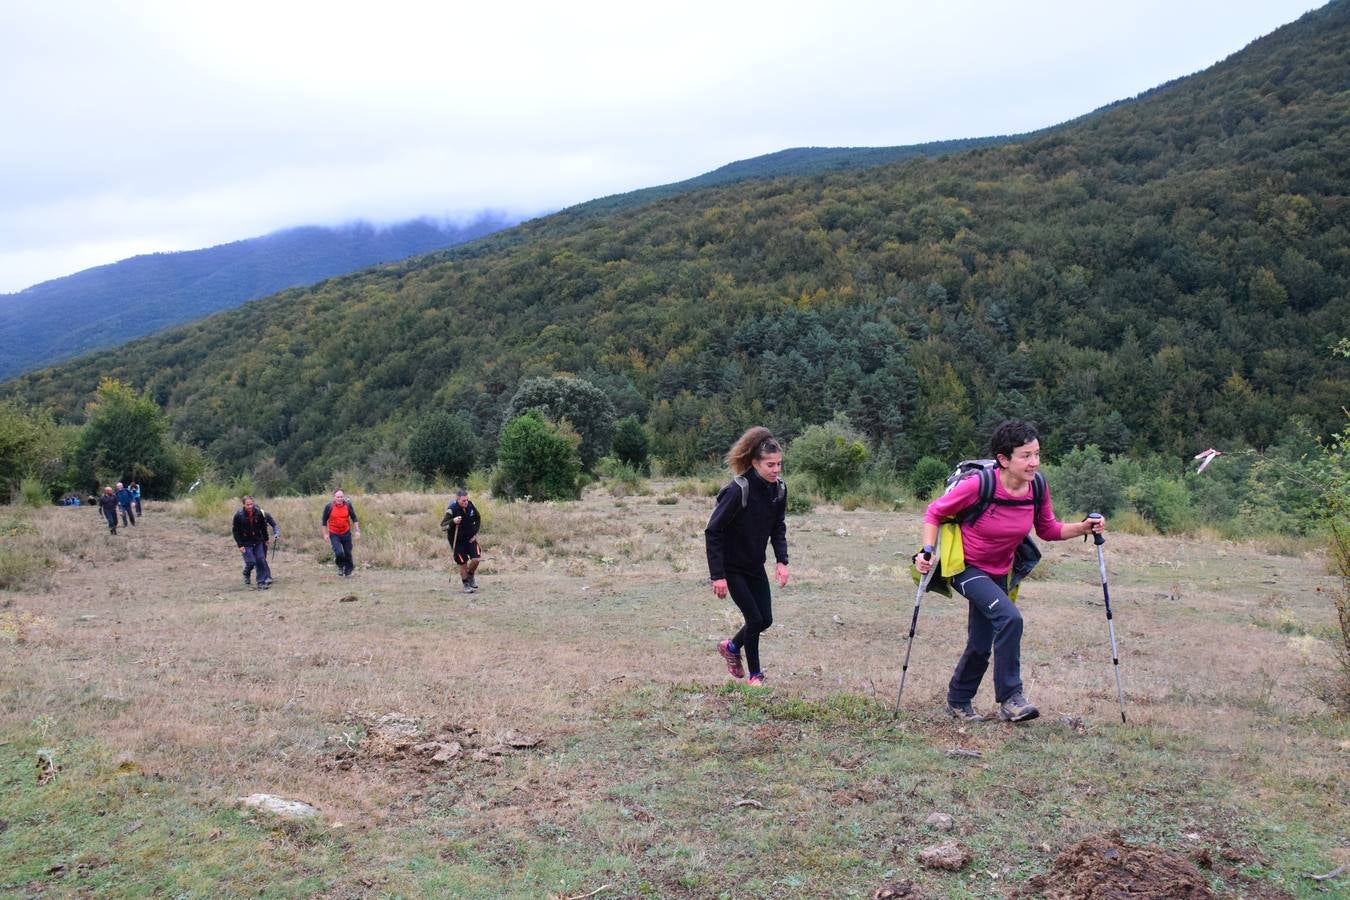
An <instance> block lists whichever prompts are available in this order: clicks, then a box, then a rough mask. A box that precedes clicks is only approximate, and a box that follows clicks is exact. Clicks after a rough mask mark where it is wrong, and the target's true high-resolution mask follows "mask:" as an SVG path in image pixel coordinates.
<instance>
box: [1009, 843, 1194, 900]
mask: <svg viewBox="0 0 1350 900" xmlns="http://www.w3.org/2000/svg"><path fill="white" fill-rule="evenodd" d="M1015 896H1021V897H1045V898H1046V900H1116V898H1121V900H1123V898H1129V900H1145V898H1149V900H1200V898H1209V897H1217V896H1219V895H1218V894H1215V893H1214V891H1212V890H1211V889H1210V887H1209V879H1207V878H1206V877H1205V875H1204V873H1202V872H1201V871H1200V870H1199V869H1198V868H1197V867H1196V865H1195V863H1193V862H1192V861H1191V860H1190V859H1188V858H1187V857H1186V856H1184V855H1182V854H1180V853H1177V852H1175V851H1172V850H1165V849H1163V848H1161V847H1154V846H1150V845H1147V844H1128V843H1126V842H1125V841H1124V840H1123V839H1122V838H1121V836H1120V835H1119V834H1118V833H1115V832H1112V833H1110V834H1106V835H1098V836H1096V837H1090V838H1087V839H1086V840H1082V841H1079V842H1078V843H1076V844H1074V845H1073V846H1072V847H1069V848H1068V849H1067V850H1064V851H1063V852H1061V853H1060V854H1059V856H1057V857H1055V864H1054V866H1053V867H1052V868H1051V869H1050V871H1049V872H1046V873H1045V874H1044V875H1037V876H1036V877H1035V878H1032V879H1031V880H1030V881H1028V882H1027V885H1026V888H1024V889H1023V890H1022V891H1019V892H1018V893H1017V894H1016V895H1015Z"/></svg>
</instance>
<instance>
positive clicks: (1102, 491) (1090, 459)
mask: <svg viewBox="0 0 1350 900" xmlns="http://www.w3.org/2000/svg"><path fill="white" fill-rule="evenodd" d="M1047 480H1053V488H1054V493H1055V508H1056V510H1057V511H1062V512H1064V513H1070V512H1074V511H1077V512H1079V513H1083V514H1086V513H1090V512H1099V513H1101V514H1102V515H1104V516H1110V515H1112V514H1113V513H1114V512H1115V511H1116V510H1117V509H1119V508H1120V504H1121V501H1122V500H1123V499H1124V491H1123V490H1122V488H1121V484H1120V479H1119V478H1118V477H1117V475H1116V473H1115V472H1114V471H1113V470H1112V468H1111V466H1110V465H1109V464H1108V463H1107V461H1106V460H1105V459H1104V458H1103V457H1102V452H1101V450H1100V449H1098V448H1097V446H1096V445H1095V444H1088V445H1087V446H1086V447H1084V448H1082V449H1081V450H1072V451H1070V452H1069V453H1067V454H1065V456H1064V459H1063V460H1062V461H1061V462H1060V464H1059V465H1058V466H1055V467H1054V470H1053V472H1051V473H1048V474H1047Z"/></svg>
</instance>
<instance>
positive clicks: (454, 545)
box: [450, 522, 459, 584]
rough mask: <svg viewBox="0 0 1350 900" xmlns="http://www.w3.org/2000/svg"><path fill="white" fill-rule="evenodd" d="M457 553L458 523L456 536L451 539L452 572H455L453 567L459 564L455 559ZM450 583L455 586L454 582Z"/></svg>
mask: <svg viewBox="0 0 1350 900" xmlns="http://www.w3.org/2000/svg"><path fill="white" fill-rule="evenodd" d="M457 553H459V523H458V522H456V523H455V536H454V537H453V538H451V539H450V565H451V566H452V569H451V571H452V572H453V571H454V569H453V566H456V565H458V564H459V560H457V559H455V555H456V554H457ZM450 583H451V584H454V582H453V581H452V582H450Z"/></svg>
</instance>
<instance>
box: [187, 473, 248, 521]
mask: <svg viewBox="0 0 1350 900" xmlns="http://www.w3.org/2000/svg"><path fill="white" fill-rule="evenodd" d="M237 496H240V495H239V494H236V493H235V492H234V490H233V489H232V488H231V487H230V486H229V485H227V484H221V483H220V482H218V481H204V482H202V483H201V484H200V485H198V486H197V489H196V490H195V491H193V492H192V493H191V494H188V500H189V501H190V503H191V506H190V509H189V511H190V512H191V514H192V517H193V518H194V519H203V520H205V519H210V518H212V517H213V516H219V515H221V514H222V513H226V512H228V511H229V510H230V508H231V507H233V506H234V499H235V497H237Z"/></svg>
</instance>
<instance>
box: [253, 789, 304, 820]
mask: <svg viewBox="0 0 1350 900" xmlns="http://www.w3.org/2000/svg"><path fill="white" fill-rule="evenodd" d="M239 803H240V804H242V805H244V806H250V807H252V808H254V809H261V810H262V811H263V812H269V813H271V814H272V815H274V816H280V817H281V818H283V819H314V818H318V816H319V811H318V810H317V809H315V808H314V807H312V806H310V805H309V804H308V803H304V802H302V801H300V800H287V799H286V798H285V797H278V796H276V795H275V794H249V795H248V796H247V797H240V798H239Z"/></svg>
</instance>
